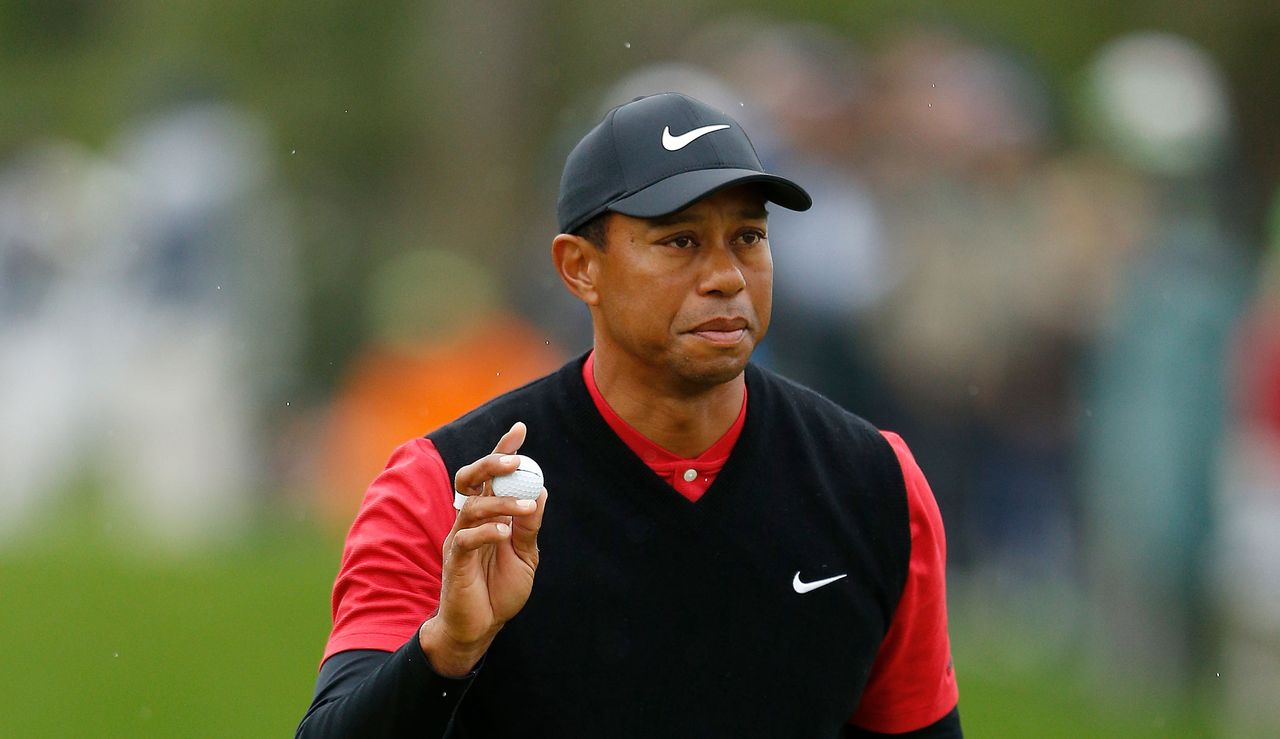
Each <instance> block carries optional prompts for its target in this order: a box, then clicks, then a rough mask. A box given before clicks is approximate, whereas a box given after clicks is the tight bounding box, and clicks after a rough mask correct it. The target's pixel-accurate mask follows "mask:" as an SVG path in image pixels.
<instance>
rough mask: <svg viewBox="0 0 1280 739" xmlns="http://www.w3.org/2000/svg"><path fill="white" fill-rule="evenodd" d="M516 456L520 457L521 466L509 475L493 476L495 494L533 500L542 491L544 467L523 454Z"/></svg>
mask: <svg viewBox="0 0 1280 739" xmlns="http://www.w3.org/2000/svg"><path fill="white" fill-rule="evenodd" d="M516 456H517V457H519V459H520V466H519V467H517V468H516V471H515V472H512V473H511V474H509V475H499V476H497V477H495V478H493V494H494V495H501V496H503V497H507V498H523V499H526V500H533V499H534V498H537V497H538V493H539V492H541V491H542V468H541V467H539V466H538V463H537V462H535V461H533V460H532V459H530V458H529V457H526V456H524V455H523V454H517V455H516Z"/></svg>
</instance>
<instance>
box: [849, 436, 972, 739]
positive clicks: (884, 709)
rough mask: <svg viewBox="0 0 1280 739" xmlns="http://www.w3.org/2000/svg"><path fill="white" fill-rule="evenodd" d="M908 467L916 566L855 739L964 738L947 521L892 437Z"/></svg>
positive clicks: (854, 720)
mask: <svg viewBox="0 0 1280 739" xmlns="http://www.w3.org/2000/svg"><path fill="white" fill-rule="evenodd" d="M884 437H885V439H886V440H887V441H888V442H889V444H890V446H892V447H893V451H894V453H895V454H896V455H897V457H898V463H899V465H900V466H901V467H902V477H903V481H904V482H905V483H906V489H907V503H908V509H909V511H910V522H911V559H910V564H909V566H908V570H907V582H906V584H905V586H904V587H903V590H902V596H901V598H900V600H899V602H898V608H897V610H896V611H895V612H894V616H893V623H892V624H891V625H890V627H889V631H888V633H887V634H886V635H885V638H884V641H883V642H882V643H881V645H880V652H879V653H878V654H877V656H876V661H875V664H874V665H872V668H871V676H870V677H869V678H868V680H867V685H866V688H865V689H864V690H863V692H862V700H861V703H859V705H858V710H857V711H855V712H854V714H853V715H852V716H850V717H849V725H848V726H847V727H846V732H845V736H847V737H876V736H884V735H892V736H906V737H921V738H929V739H933V738H938V739H952V738H953V737H961V736H963V732H962V730H961V728H960V713H959V708H958V705H957V704H958V701H959V691H958V689H957V687H956V678H955V670H954V667H953V665H952V663H951V641H950V638H949V637H948V635H947V586H946V563H947V542H946V535H945V533H944V532H943V528H942V514H941V513H940V512H939V511H938V504H937V501H935V500H934V497H933V492H932V491H931V490H930V489H929V483H928V481H926V480H925V477H924V473H923V472H921V471H920V467H919V465H917V464H916V461H915V458H914V457H912V455H911V450H909V449H908V448H907V445H906V443H905V442H903V441H902V439H901V438H900V437H899V436H898V435H897V434H894V433H890V432H884Z"/></svg>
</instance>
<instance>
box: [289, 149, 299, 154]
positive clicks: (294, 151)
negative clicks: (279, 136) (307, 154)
mask: <svg viewBox="0 0 1280 739" xmlns="http://www.w3.org/2000/svg"><path fill="white" fill-rule="evenodd" d="M289 153H290V154H297V153H298V150H297V149H294V150H293V151H291V152H289Z"/></svg>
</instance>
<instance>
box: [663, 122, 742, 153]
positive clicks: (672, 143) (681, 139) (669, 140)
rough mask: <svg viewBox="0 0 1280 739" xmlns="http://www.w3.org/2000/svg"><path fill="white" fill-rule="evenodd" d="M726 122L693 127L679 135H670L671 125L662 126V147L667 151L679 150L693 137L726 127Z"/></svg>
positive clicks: (692, 140) (691, 141) (690, 141)
mask: <svg viewBox="0 0 1280 739" xmlns="http://www.w3.org/2000/svg"><path fill="white" fill-rule="evenodd" d="M728 127H729V124H728V123H721V124H719V125H716V126H703V127H702V128H695V129H693V130H692V131H690V132H688V133H682V134H680V135H679V136H672V135H671V126H663V128H662V148H664V149H666V150H667V151H680V150H681V149H683V148H684V147H686V146H688V145H689V144H691V143H693V142H694V140H695V139H697V138H699V137H701V136H706V135H707V134H709V133H711V132H712V131H719V130H720V129H722V128H728Z"/></svg>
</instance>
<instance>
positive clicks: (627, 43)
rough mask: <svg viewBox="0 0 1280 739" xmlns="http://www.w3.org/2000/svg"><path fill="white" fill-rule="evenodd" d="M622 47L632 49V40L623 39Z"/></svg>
mask: <svg viewBox="0 0 1280 739" xmlns="http://www.w3.org/2000/svg"><path fill="white" fill-rule="evenodd" d="M622 48H624V49H630V48H631V42H630V41H623V42H622Z"/></svg>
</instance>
